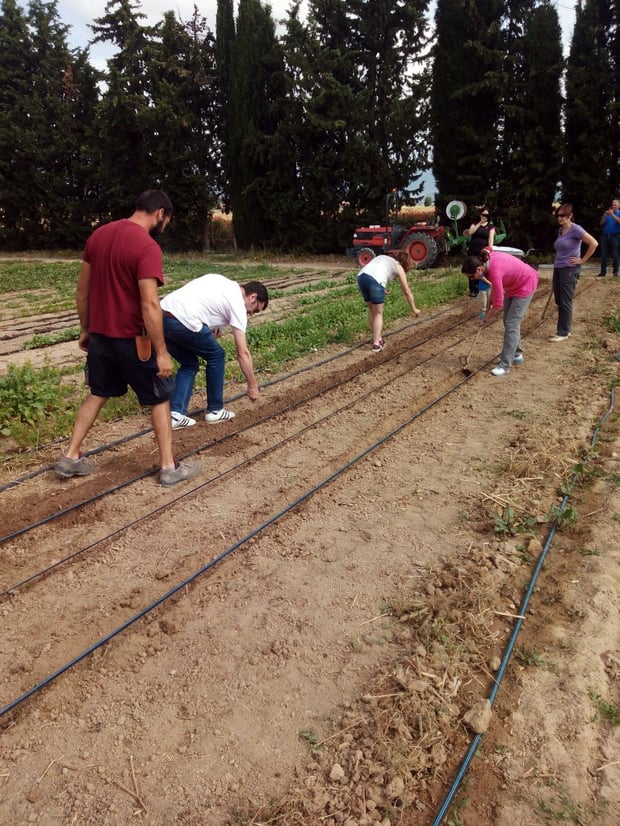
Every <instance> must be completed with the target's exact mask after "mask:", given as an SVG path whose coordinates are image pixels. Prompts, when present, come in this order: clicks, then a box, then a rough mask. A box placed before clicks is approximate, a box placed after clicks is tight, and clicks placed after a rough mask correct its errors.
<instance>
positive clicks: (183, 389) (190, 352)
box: [164, 316, 226, 415]
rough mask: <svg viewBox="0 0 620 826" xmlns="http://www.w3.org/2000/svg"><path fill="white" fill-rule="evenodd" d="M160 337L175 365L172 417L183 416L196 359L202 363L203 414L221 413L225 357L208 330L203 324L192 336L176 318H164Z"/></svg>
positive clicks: (190, 331)
mask: <svg viewBox="0 0 620 826" xmlns="http://www.w3.org/2000/svg"><path fill="white" fill-rule="evenodd" d="M164 335H165V337H166V347H167V348H168V352H169V353H170V355H171V356H172V357H173V358H174V359H176V360H177V361H178V362H179V369H178V370H177V374H176V376H175V379H174V393H173V394H172V398H171V400H170V409H171V410H174V411H175V412H176V413H182V414H183V415H186V414H187V408H188V405H189V402H190V399H191V397H192V392H193V390H194V380H195V378H196V373H197V372H198V357H199V356H200V357H201V358H203V359H204V360H205V362H206V367H205V374H206V379H207V412H214V411H216V410H221V409H222V408H223V407H224V363H225V361H226V354H225V352H224V348H223V347H222V345H221V344H218V342H217V339H216V338H215V336H214V335H213V333H212V332H211V328H210V327H207V325H206V324H205V325H204V326H203V327H202V329H201V330H199V331H198V332H197V333H194V332H193V331H192V330H189V329H188V328H187V327H186V326H185V325H184V324H181V322H180V321H177V319H176V318H169V317H168V316H164Z"/></svg>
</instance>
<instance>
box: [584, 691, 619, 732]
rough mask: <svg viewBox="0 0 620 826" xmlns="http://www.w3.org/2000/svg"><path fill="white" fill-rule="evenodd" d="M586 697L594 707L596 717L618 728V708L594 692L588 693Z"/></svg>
mask: <svg viewBox="0 0 620 826" xmlns="http://www.w3.org/2000/svg"><path fill="white" fill-rule="evenodd" d="M588 696H589V697H590V699H591V700H592V701H593V702H594V705H595V706H596V712H597V717H600V718H601V719H602V720H605V722H606V723H609V725H611V726H620V708H618V706H617V705H615V703H612V702H609V701H607V700H603V698H602V697H601V695H600V694H595V693H594V692H590V693H589V695H588Z"/></svg>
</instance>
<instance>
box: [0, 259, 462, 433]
mask: <svg viewBox="0 0 620 826" xmlns="http://www.w3.org/2000/svg"><path fill="white" fill-rule="evenodd" d="M79 269H80V262H79V260H76V261H73V262H58V261H49V262H48V261H37V262H27V261H26V262H25V261H11V262H0V293H9V292H10V293H12V300H13V296H14V297H15V300H16V301H18V302H19V306H20V307H22V308H23V312H24V313H25V314H26V315H32V313H33V309H35V308H36V312H37V314H41V313H44V312H59V311H62V310H73V309H74V308H75V285H76V282H77V278H78V274H79ZM214 271H215V272H218V273H221V274H222V275H225V276H227V277H229V278H233V279H234V280H236V281H239V282H242V283H243V282H245V281H250V280H263V281H268V280H270V279H275V278H278V279H280V278H282V277H283V274H284V275H285V276H290V275H291V274H294V273H295V271H296V270H295V264H294V262H291V267H290V269H288V270H287V271H285V272H284V273H283V271H282V269H276V268H275V267H274V266H273V265H271V264H269V263H265V262H262V261H256V260H245V261H242V260H238V259H235V257H234V256H226V257H219V256H218V257H217V260H214V259H213V258H192V257H188V256H165V257H164V272H165V274H166V285H165V287H164V288H163V289H162V290H161V295H162V296H163V295H164V294H166V293H167V292H170V291H171V290H173V289H176V288H178V287H180V286H181V285H182V284H184V283H186V282H187V281H190V280H191V279H193V278H196V277H199V276H201V275H204V274H205V273H207V272H214ZM299 272H300V273H301V272H307V270H306V269H303V268H301V267H300V268H299ZM356 273H357V268H351V269H347V268H346V265H345V266H343V273H342V277H339V278H336V279H329V278H327V277H326V278H325V279H321V280H320V281H319V282H318V283H314V284H312V285H308V284H303V285H301V284H300V286H299V287H298V288H296V287H293V288H292V289H287V290H286V291H273V292H272V295H274V296H275V294H276V293H278V294H284V293H285V294H286V297H287V298H292V299H293V301H292V302H291V308H290V310H289V311H288V314H287V316H286V318H285V319H284V320H281V321H279V322H276V321H270V320H269V316H268V315H266V316H264V320H263V319H260V320H259V319H255V320H253V321H252V322H251V323H250V326H249V328H248V331H247V339H248V344H249V347H250V350H251V352H252V357H253V361H254V367H255V369H256V370H257V371H265V370H270V369H273V368H276V367H279V366H281V365H283V364H285V363H289V362H291V361H293V360H295V359H297V358H300V357H302V356H304V355H306V354H307V353H309V352H313V351H315V352H316V351H320V350H322V349H325V348H326V347H328V346H329V345H332V344H340V345H344V346H351V345H353V344H354V343H355V342H356V341H359V340H360V339H361V338H362V337H367V336H368V335H369V326H368V309H367V307H366V305H365V303H364V301H363V300H362V298H361V296H360V294H359V291H358V289H357V284H356V281H355V277H356ZM409 282H410V284H411V286H412V288H413V290H414V293H415V297H416V304H417V305H418V306H419V307H421V308H423V309H425V310H430V309H432V308H434V307H437V306H439V305H441V304H443V303H446V302H449V301H451V300H453V299H455V298H457V297H458V296H461V295H464V294H465V292H466V290H467V283H466V279H464V278H463V277H462V275H461V274H460V273H459V272H457V271H456V270H452V269H449V270H438V271H437V272H433V273H432V274H431V275H428V274H426V273H425V274H424V275H421V274H420V273H416V272H412V273H410V274H409ZM405 318H406V319H411V313H410V310H409V307H408V305H407V302H406V301H405V298H404V296H403V295H402V291H401V290H400V288H399V286H398V285H394V286H393V287H392V290H391V293H390V295H389V296H388V297H387V300H386V304H385V312H384V321H385V325H386V327H389V325H390V324H391V323H393V322H395V321H397V320H400V319H405ZM78 335H79V329H78V328H77V327H76V328H71V329H69V330H63V331H59V332H57V333H50V334H46V335H35V336H33V337H32V338H31V339H29V340H28V342H26V344H25V349H28V350H32V349H38V348H41V347H48V346H52V345H53V344H56V343H58V342H62V341H70V340H75V339H76V338H77V337H78ZM221 343H222V345H223V347H224V349H225V351H226V356H227V359H226V380H227V381H240V380H243V376H242V373H241V370H240V369H239V366H238V364H237V359H236V352H235V347H234V341H233V339H232V336H230V335H225V336H224V338H223V339H222V342H221ZM78 369H79V370H80V371H81V368H78ZM75 372H76V370H75V368H74V367H72V368H68V369H67V370H64V369H63V370H57V369H53V368H51V367H45V368H41V369H36V368H34V367H33V366H32V365H26V366H24V367H20V368H12V369H11V370H10V371H9V372H8V373H7V375H6V376H5V377H4V379H3V380H2V385H1V386H0V432H1V433H2V435H3V436H5V437H8V438H10V439H11V440H12V441H13V443H14V445H13V446H16V447H17V448H23V447H33V446H35V445H38V444H43V443H45V442H47V441H49V440H54V439H57V438H59V437H60V436H66V435H68V434H69V433H70V431H71V428H72V426H73V421H74V418H75V413H76V411H77V408H78V406H79V404H80V403H81V401H82V399H83V398H84V395H85V393H86V392H87V391H86V389H85V388H84V386H83V385H80V386H79V387H76V385H75V382H71V381H69V378H70V376H71V375H74V374H75ZM203 386H204V370H200V372H199V374H198V378H197V383H196V389H197V390H200V389H201V388H202V387H203ZM138 412H140V407H139V405H138V403H137V400H136V398H135V396H134V395H133V393H131V392H130V393H129V394H128V395H127V397H123V398H122V399H118V400H110V401H109V402H108V403H107V404H106V406H105V407H104V408H103V410H102V414H101V417H100V418H101V421H108V420H110V419H112V418H117V417H118V416H122V415H131V414H136V413H138Z"/></svg>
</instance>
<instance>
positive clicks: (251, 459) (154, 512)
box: [0, 356, 495, 599]
mask: <svg viewBox="0 0 620 826" xmlns="http://www.w3.org/2000/svg"><path fill="white" fill-rule="evenodd" d="M431 358H433V356H431V357H429V359H426V360H423V361H422V362H420V365H421V364H424V363H425V361H429V360H430V359H431ZM494 360H495V357H493V358H492V359H490V360H489V361H488V362H485V363H484V364H482V365H481V366H480V367H479V368H478V369H477V370H475V371H473V372H472V373H471V375H469V376H468V378H467V379H461V381H459V382H458V383H457V384H456V385H455V386H454V387H453V388H451V390H450V391H447V392H451V391H452V390H456V389H457V388H458V387H460V386H461V385H462V384H463V383H464V382H465V381H467V380H468V379H469V378H471V376H473V375H475V373H479V372H480V371H481V370H483V369H484V368H485V367H486V366H487V365H488V364H490V363H491V361H494ZM420 365H418V366H420ZM392 381H394V379H389V380H387V381H385V382H384V383H383V384H382V385H379V387H373V388H372V389H371V390H368V391H367V392H366V393H365V394H363V395H362V396H357V397H356V398H355V399H353V400H352V401H350V402H348V403H347V404H346V405H345V406H344V407H340V408H338V409H337V410H335V411H332V412H331V413H327V414H326V415H325V416H323V417H322V418H320V419H316V420H315V421H313V422H311V423H310V424H308V425H306V426H305V427H302V428H301V430H297V431H296V432H295V433H292V434H291V435H290V436H287V437H286V438H285V439H282V440H281V441H279V442H278V443H277V444H275V445H270V446H269V447H266V448H264V449H263V450H260V451H259V452H258V453H255V454H254V455H253V456H250V457H249V458H248V459H244V460H243V461H241V462H239V463H237V464H236V465H233V466H232V467H230V468H228V470H225V471H223V472H221V473H218V474H217V475H216V476H212V477H211V478H210V479H207V480H206V481H204V482H201V483H200V484H198V485H197V486H195V487H193V488H192V489H191V490H189V491H185V492H184V493H182V494H181V495H179V496H177V497H175V498H174V499H171V500H169V501H168V502H166V503H165V504H163V505H161V506H159V507H158V508H155V510H152V511H149V512H148V513H146V514H144V515H143V516H140V517H138V518H137V519H135V520H133V521H132V522H130V523H128V524H126V525H123V526H121V527H120V528H118V529H117V530H115V531H112V533H109V534H107V535H106V536H103V537H101V538H100V539H97V540H95V541H94V542H91V543H90V544H89V545H85V546H84V547H83V548H79V549H78V550H76V551H73V552H72V553H70V554H67V555H66V556H64V557H61V558H60V559H57V560H56V561H55V562H54V563H53V564H52V565H49V566H47V567H46V568H42V569H40V570H38V571H35V572H34V573H33V574H30V575H29V576H27V577H25V578H24V579H22V580H20V581H19V582H15V583H13V584H12V585H9V586H6V587H4V589H3V590H2V591H0V599H2V598H3V597H5V596H8V594H14V593H16V592H17V591H18V590H19V589H20V588H23V587H24V586H25V585H28V584H29V583H31V582H34V581H35V580H37V579H41V578H42V577H44V576H46V575H47V574H48V573H50V572H51V571H53V570H55V569H56V568H59V567H60V566H61V565H64V564H65V563H67V562H70V561H71V560H73V559H76V558H77V557H79V556H81V555H82V554H84V553H86V552H88V551H91V550H92V549H93V548H95V547H97V546H98V545H100V544H101V543H103V542H105V541H107V540H108V539H112V538H113V537H115V536H118V535H120V534H122V533H123V532H124V531H126V530H128V529H129V528H133V527H135V526H136V525H138V524H139V523H141V522H143V521H145V520H146V519H149V518H150V517H152V516H155V515H157V514H158V513H162V512H163V511H164V510H166V509H167V508H169V507H170V506H171V505H174V504H176V503H177V502H179V501H180V500H181V499H184V498H186V497H187V496H190V495H191V494H193V493H195V492H196V491H198V490H203V489H204V488H206V487H208V486H209V485H212V484H213V483H214V482H217V481H219V480H220V479H223V478H224V477H225V476H229V475H230V474H231V473H234V472H235V471H238V470H240V469H241V468H243V467H244V466H245V465H249V464H251V463H252V462H255V461H257V460H258V459H261V458H262V457H263V456H266V455H267V454H268V453H271V452H272V451H274V450H276V449H277V448H279V447H282V446H283V445H285V444H287V443H288V442H290V441H292V440H293V439H298V438H299V437H300V436H302V435H303V434H304V433H306V432H307V431H308V430H310V429H312V428H313V427H316V426H317V425H319V424H322V423H323V422H326V421H327V420H328V419H330V418H331V417H332V416H337V415H340V414H341V413H342V412H343V411H344V410H346V409H347V408H348V407H351V406H353V405H354V404H357V403H358V402H360V401H362V400H363V399H364V398H367V397H368V396H370V395H372V394H374V393H376V392H377V391H378V390H381V388H382V387H387V385H388V384H390V383H391V382H392ZM445 395H446V394H445V393H444V395H443V396H442V398H444V397H445ZM290 409H291V407H288V408H285V409H284V410H282V411H281V412H283V413H284V412H286V411H287V410H290ZM263 421H265V418H263V419H261V420H259V421H258V422H256V421H255V422H252V423H251V424H248V425H247V426H246V427H244V428H242V429H241V430H236V431H235V432H234V433H230V434H228V435H227V436H225V437H224V438H223V439H220V440H219V442H218V443H220V442H222V441H225V440H227V439H230V438H233V437H234V436H236V435H238V434H239V433H243V431H244V430H249V429H250V428H251V427H254V426H255V425H256V424H260V423H261V422H263ZM201 449H202V448H201ZM196 452H199V451H194V453H196ZM188 455H192V454H188ZM150 473H152V471H146V472H143V473H142V474H141V475H140V476H138V477H134V478H133V479H131V480H129V481H125V482H123V483H121V484H122V486H123V487H124V486H126V485H128V484H130V483H131V482H134V481H136V480H137V479H141V478H144V477H145V476H148V475H149V474H150ZM118 489H119V488H118V486H117V487H115V488H110V489H108V490H107V491H102V492H101V493H99V494H97V495H96V496H93V497H91V498H90V499H83V500H82V501H81V502H79V503H78V505H73V506H71V508H66V509H65V510H63V511H57V512H56V513H55V514H52V515H50V516H48V517H46V518H45V519H44V520H41V521H39V522H36V523H33V524H31V525H29V526H27V527H25V528H22V529H21V530H20V531H19V533H21V534H23V533H25V532H26V531H27V530H30V529H32V528H37V527H39V526H40V525H42V524H45V523H47V522H50V521H52V519H56V518H58V517H59V516H63V515H65V514H66V513H68V512H69V511H70V510H74V509H75V508H76V507H82V506H83V505H86V504H88V503H90V502H94V501H96V500H97V499H100V498H103V497H104V496H105V495H106V494H107V493H112V492H114V491H115V490H118ZM16 535H17V533H15V534H11V535H10V536H8V537H0V542H4V541H5V540H6V539H7V538H12V537H13V536H16Z"/></svg>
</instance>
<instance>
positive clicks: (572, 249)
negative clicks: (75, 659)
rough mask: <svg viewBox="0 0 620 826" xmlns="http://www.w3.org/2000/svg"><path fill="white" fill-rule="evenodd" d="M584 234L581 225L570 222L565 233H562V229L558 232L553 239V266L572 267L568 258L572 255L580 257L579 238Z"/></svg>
mask: <svg viewBox="0 0 620 826" xmlns="http://www.w3.org/2000/svg"><path fill="white" fill-rule="evenodd" d="M585 234H586V231H585V229H584V228H583V227H580V226H579V224H571V225H570V229H569V230H568V232H567V233H565V234H564V235H562V231H561V229H560V231H559V232H558V237H557V238H556V239H555V244H554V245H553V248H554V249H555V258H554V259H553V266H554V267H555V268H556V269H558V268H559V267H574V266H576V265H575V264H571V263H570V261H569V260H568V259H569V258H572V257H573V256H574V257H575V258H581V239H582V238H583V236H584V235H585Z"/></svg>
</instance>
